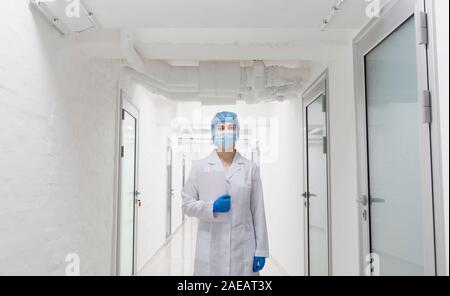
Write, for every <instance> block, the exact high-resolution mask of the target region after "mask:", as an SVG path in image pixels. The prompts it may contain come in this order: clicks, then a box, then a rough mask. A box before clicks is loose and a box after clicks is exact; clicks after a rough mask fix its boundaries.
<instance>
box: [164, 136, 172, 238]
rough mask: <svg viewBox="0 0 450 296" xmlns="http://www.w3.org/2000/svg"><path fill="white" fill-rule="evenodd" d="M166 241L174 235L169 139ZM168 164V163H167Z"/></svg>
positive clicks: (168, 141)
mask: <svg viewBox="0 0 450 296" xmlns="http://www.w3.org/2000/svg"><path fill="white" fill-rule="evenodd" d="M166 160H167V164H166V169H167V172H166V175H167V182H166V183H167V184H166V185H167V186H166V187H167V188H166V239H168V238H169V237H171V236H172V234H173V233H174V231H173V227H172V202H173V193H174V190H173V147H172V143H171V141H170V138H169V139H167V154H166ZM169 162H170V163H169Z"/></svg>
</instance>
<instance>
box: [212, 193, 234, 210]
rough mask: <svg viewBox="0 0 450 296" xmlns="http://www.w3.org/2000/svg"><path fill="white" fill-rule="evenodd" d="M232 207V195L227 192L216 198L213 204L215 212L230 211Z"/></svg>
mask: <svg viewBox="0 0 450 296" xmlns="http://www.w3.org/2000/svg"><path fill="white" fill-rule="evenodd" d="M230 207H231V196H229V195H228V194H225V195H222V196H221V197H219V198H218V199H216V201H215V202H214V205H213V212H214V213H217V212H219V213H226V212H229V211H230Z"/></svg>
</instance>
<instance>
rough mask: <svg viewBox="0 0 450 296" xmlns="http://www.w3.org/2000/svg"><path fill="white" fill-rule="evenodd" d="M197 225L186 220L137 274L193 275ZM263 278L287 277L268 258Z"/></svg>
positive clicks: (192, 220) (262, 273) (190, 220)
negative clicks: (270, 276) (271, 276)
mask: <svg viewBox="0 0 450 296" xmlns="http://www.w3.org/2000/svg"><path fill="white" fill-rule="evenodd" d="M196 229H197V223H196V220H195V219H186V221H185V223H184V224H183V225H182V226H180V228H178V230H177V231H176V232H175V233H174V234H173V236H172V237H171V238H170V239H169V240H168V241H167V242H166V244H165V245H164V246H163V247H162V248H161V249H160V250H159V251H158V252H157V253H156V254H155V256H153V257H152V258H151V259H150V260H149V262H147V263H146V264H145V266H144V267H143V268H142V269H141V271H140V272H139V273H138V275H140V276H165V275H172V276H176V275H180V276H184V275H187V276H190V275H192V274H193V266H194V254H195V237H196ZM260 274H261V275H263V276H269V275H273V276H283V275H288V274H287V273H286V272H284V271H283V268H281V266H280V265H279V264H278V263H277V262H276V260H274V259H273V258H269V259H268V260H267V262H266V266H265V267H264V269H263V270H262V271H261V272H260Z"/></svg>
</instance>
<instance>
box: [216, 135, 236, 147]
mask: <svg viewBox="0 0 450 296" xmlns="http://www.w3.org/2000/svg"><path fill="white" fill-rule="evenodd" d="M236 140H237V139H236V134H235V133H233V132H216V134H215V136H214V145H216V146H217V148H219V149H222V150H224V151H230V152H231V151H232V150H233V149H234V145H235V144H236Z"/></svg>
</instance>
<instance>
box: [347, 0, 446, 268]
mask: <svg viewBox="0 0 450 296" xmlns="http://www.w3.org/2000/svg"><path fill="white" fill-rule="evenodd" d="M426 2H428V1H427V0H415V1H411V0H396V1H391V2H390V3H389V4H387V5H386V6H385V7H384V8H383V9H382V11H381V13H380V17H379V18H377V19H373V20H372V21H371V22H370V23H369V24H368V25H367V26H366V27H365V28H364V29H363V30H362V31H361V32H360V33H359V34H358V35H357V36H356V37H355V39H354V42H353V52H354V73H355V107H356V132H357V167H358V196H357V202H358V227H359V238H360V239H359V251H360V254H359V261H360V275H368V274H367V273H366V269H368V267H371V265H370V263H371V262H373V261H372V260H373V258H372V257H371V255H369V254H370V250H371V248H370V210H369V202H368V200H367V197H368V182H369V180H368V163H367V159H368V158H367V157H368V155H367V147H368V143H367V130H366V126H367V125H366V124H367V114H366V88H365V64H364V57H365V56H366V54H368V53H369V52H370V51H371V50H372V49H374V48H375V47H376V46H377V45H379V44H380V43H381V42H382V41H383V40H384V39H385V38H387V37H388V36H389V35H390V34H391V33H393V32H394V31H395V30H396V29H398V28H399V27H400V26H401V25H402V24H403V23H404V22H405V21H407V20H408V19H410V18H411V17H416V18H417V15H416V13H428V12H427V9H426V5H425V3H426ZM429 22H430V18H429V14H428V20H427V23H428V24H429ZM416 27H417V26H416ZM428 42H430V39H428ZM427 47H428V50H427ZM429 48H430V44H428V45H418V46H417V52H418V55H417V56H418V59H417V72H418V73H417V74H418V75H417V77H418V92H419V89H420V90H431V88H430V86H429V85H428V80H429V79H430V77H431V76H433V75H434V73H433V72H430V66H431V65H432V64H431V63H430V62H431V61H430V59H429ZM418 98H419V99H420V96H418ZM434 100H435V98H432V113H433V117H434V114H436V113H437V112H438V111H436V110H435V108H436V106H437V104H434V103H433V102H434ZM419 104H420V103H419ZM419 114H421V113H419ZM434 120H435V119H433V120H432V124H430V126H429V127H427V126H426V125H425V124H424V125H423V126H421V127H420V129H419V130H420V133H421V136H420V139H421V141H424V143H422V146H425V147H426V146H429V147H428V148H426V149H425V150H426V151H421V155H420V157H421V164H422V165H424V167H423V168H422V170H423V173H422V176H421V178H422V179H423V180H424V181H423V182H424V184H423V187H424V188H423V190H422V191H423V193H422V198H423V199H424V200H423V204H424V209H423V220H424V221H423V223H424V225H427V227H426V229H433V231H432V233H428V232H427V231H424V232H423V235H424V264H425V265H424V271H425V274H426V275H435V274H436V273H437V272H436V271H437V265H440V264H441V263H438V262H439V261H440V260H442V262H445V261H444V260H445V253H444V254H440V255H439V257H440V258H438V257H437V255H438V252H436V251H435V247H436V224H435V223H436V222H437V220H435V219H436V218H437V214H436V213H440V212H442V208H441V209H438V208H437V205H438V203H437V202H435V201H436V200H441V199H442V198H443V197H442V196H438V195H439V192H441V191H440V190H439V185H441V184H437V183H436V181H437V180H436V178H435V176H433V175H434V174H436V170H435V169H434V168H435V164H436V161H439V158H440V155H434V154H433V153H434V152H435V148H432V147H436V146H439V145H438V143H439V142H436V141H439V138H435V135H436V132H435V131H433V130H434V129H436V124H437V123H433V121H434ZM439 147H440V146H439ZM439 167H440V166H439ZM428 173H429V174H428ZM439 174H440V173H439ZM436 186H438V187H436ZM427 192H432V193H433V194H431V196H427V194H426V193H427ZM439 204H440V203H439ZM433 212H434V213H435V214H434V215H433ZM365 215H367V216H366V218H364V216H365ZM442 215H443V213H442ZM438 220H439V219H438ZM444 252H445V251H444ZM439 253H442V252H439ZM444 264H445V263H444ZM444 269H445V268H444ZM369 273H370V272H369ZM370 274H371V273H370Z"/></svg>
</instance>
